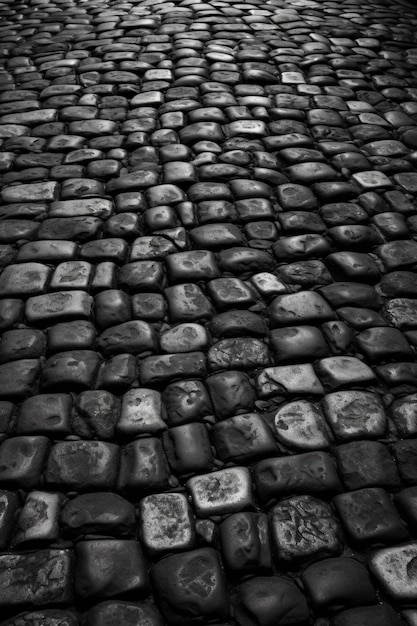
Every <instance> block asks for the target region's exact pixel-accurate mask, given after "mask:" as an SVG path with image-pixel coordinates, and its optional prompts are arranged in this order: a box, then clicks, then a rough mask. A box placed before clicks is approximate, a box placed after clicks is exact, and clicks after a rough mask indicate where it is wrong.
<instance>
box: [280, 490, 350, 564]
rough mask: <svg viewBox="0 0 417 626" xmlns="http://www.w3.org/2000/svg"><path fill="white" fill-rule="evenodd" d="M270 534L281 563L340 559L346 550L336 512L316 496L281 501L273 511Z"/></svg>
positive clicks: (301, 496) (295, 497)
mask: <svg viewBox="0 0 417 626" xmlns="http://www.w3.org/2000/svg"><path fill="white" fill-rule="evenodd" d="M307 528H308V531H307ZM270 530H271V534H272V540H273V544H274V546H275V550H276V555H277V558H278V559H279V561H280V562H281V561H282V562H290V563H296V562H300V561H301V562H302V561H309V560H311V559H313V558H318V557H321V558H323V557H326V556H333V555H334V556H338V555H339V554H340V553H341V552H342V549H343V534H342V531H341V528H340V526H339V523H338V521H337V520H336V517H335V516H334V515H333V512H332V509H331V508H330V506H329V505H328V504H327V503H326V502H324V501H323V500H319V499H317V498H313V497H312V496H307V495H300V496H293V497H291V498H288V499H286V500H281V502H280V503H279V504H277V505H276V506H274V507H273V508H272V510H271V514H270ZM322 562H323V561H322Z"/></svg>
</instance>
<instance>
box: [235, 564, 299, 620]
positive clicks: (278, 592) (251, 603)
mask: <svg viewBox="0 0 417 626" xmlns="http://www.w3.org/2000/svg"><path fill="white" fill-rule="evenodd" d="M236 600H237V602H236V607H235V611H236V616H237V619H238V623H239V624H241V626H254V624H262V625H265V626H266V625H267V624H268V625H269V624H280V625H282V626H291V625H292V624H300V625H301V624H307V623H308V620H309V609H308V605H307V601H306V598H305V596H304V594H303V593H302V591H300V589H299V587H298V585H297V584H296V583H295V582H294V581H292V580H291V579H289V578H284V577H283V576H282V577H281V576H257V577H256V578H251V579H250V580H246V581H244V582H243V583H242V584H240V585H239V587H238V589H237V599H236Z"/></svg>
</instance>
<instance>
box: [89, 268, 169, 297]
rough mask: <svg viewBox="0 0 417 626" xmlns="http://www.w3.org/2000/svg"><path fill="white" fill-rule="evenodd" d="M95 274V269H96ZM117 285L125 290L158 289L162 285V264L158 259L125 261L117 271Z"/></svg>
mask: <svg viewBox="0 0 417 626" xmlns="http://www.w3.org/2000/svg"><path fill="white" fill-rule="evenodd" d="M96 276H97V270H96ZM117 282H118V286H119V287H121V288H123V289H125V290H126V291H128V292H129V291H142V289H144V290H146V291H160V290H161V288H162V287H163V285H164V272H163V266H162V265H161V263H159V262H158V261H134V262H133V263H126V264H125V265H123V266H122V267H121V268H119V270H118V273H117Z"/></svg>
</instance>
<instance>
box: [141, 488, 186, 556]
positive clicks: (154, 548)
mask: <svg viewBox="0 0 417 626" xmlns="http://www.w3.org/2000/svg"><path fill="white" fill-rule="evenodd" d="M139 508H140V516H141V523H140V533H141V539H142V542H143V545H144V547H145V549H146V550H147V551H148V552H149V554H151V555H155V554H158V555H159V554H161V553H163V552H171V551H183V550H184V551H185V550H189V549H190V548H192V547H193V544H194V520H193V517H192V512H191V509H190V506H189V504H188V501H187V498H186V496H185V495H183V494H180V493H166V494H155V495H151V496H146V497H145V498H143V499H142V500H141V501H140V504H139Z"/></svg>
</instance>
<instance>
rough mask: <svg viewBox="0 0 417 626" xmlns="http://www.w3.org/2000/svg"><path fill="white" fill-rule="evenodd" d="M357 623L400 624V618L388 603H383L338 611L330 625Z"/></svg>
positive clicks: (382, 625)
mask: <svg viewBox="0 0 417 626" xmlns="http://www.w3.org/2000/svg"><path fill="white" fill-rule="evenodd" d="M359 624H369V626H374V624H375V626H377V625H378V626H400V624H401V620H400V618H399V616H398V615H397V614H396V612H395V611H394V609H393V608H392V607H391V606H390V605H388V604H384V605H378V606H364V607H360V608H357V609H348V610H347V611H342V612H341V613H338V614H337V615H336V616H335V617H334V618H333V621H332V626H359Z"/></svg>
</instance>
